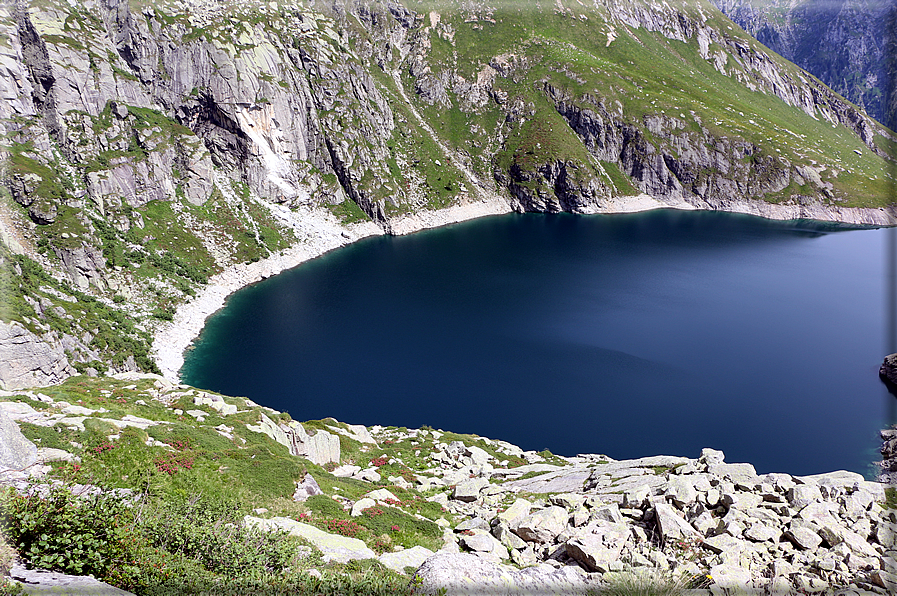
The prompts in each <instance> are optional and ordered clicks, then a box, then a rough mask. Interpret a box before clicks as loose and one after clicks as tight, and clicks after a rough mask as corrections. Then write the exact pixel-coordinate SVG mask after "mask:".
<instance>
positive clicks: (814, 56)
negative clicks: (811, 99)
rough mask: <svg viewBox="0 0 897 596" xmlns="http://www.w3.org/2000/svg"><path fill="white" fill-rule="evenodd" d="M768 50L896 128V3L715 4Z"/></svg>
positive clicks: (725, 0) (736, 0)
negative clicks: (894, 58) (894, 80)
mask: <svg viewBox="0 0 897 596" xmlns="http://www.w3.org/2000/svg"><path fill="white" fill-rule="evenodd" d="M713 3H714V4H715V5H716V6H717V7H719V9H720V10H722V11H723V12H724V13H725V14H726V15H727V16H729V17H730V18H731V19H732V20H733V21H735V22H736V23H738V24H739V25H740V26H741V27H743V28H744V30H745V31H747V32H748V33H750V34H751V35H753V36H754V37H756V38H757V39H758V40H759V41H760V42H761V43H763V44H764V45H766V46H767V47H768V48H770V49H771V50H773V51H774V52H777V53H778V54H781V55H782V56H784V57H785V58H787V59H788V60H791V61H792V62H794V63H795V64H798V65H799V66H800V67H801V68H804V69H806V70H808V71H809V72H811V73H813V74H814V75H815V76H817V77H819V79H820V80H821V81H822V82H824V83H825V84H826V85H828V86H830V87H831V88H832V89H834V90H835V91H837V92H838V93H840V94H841V95H843V96H844V97H846V98H847V99H849V100H850V101H852V102H854V103H856V104H857V105H859V106H862V107H863V108H865V109H866V111H867V112H868V113H869V115H871V116H872V117H873V118H876V119H878V121H879V122H883V123H885V124H887V125H889V126H890V127H891V128H894V125H895V122H897V120H895V109H894V108H895V105H897V104H895V103H894V93H895V91H897V90H895V88H894V84H893V79H894V77H893V75H894V69H893V64H891V60H892V59H893V47H891V49H889V45H891V46H893V43H894V31H895V25H897V20H895V19H897V4H895V3H894V2H892V1H890V0H835V1H831V0H772V1H769V2H751V1H750V0H713Z"/></svg>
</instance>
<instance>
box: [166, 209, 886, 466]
mask: <svg viewBox="0 0 897 596" xmlns="http://www.w3.org/2000/svg"><path fill="white" fill-rule="evenodd" d="M885 232H886V231H885V230H876V229H856V228H855V227H853V226H842V225H838V224H824V223H818V222H808V221H791V222H779V221H771V220H764V219H761V218H757V217H752V216H746V215H737V214H728V213H718V212H678V211H653V212H648V213H639V214H625V215H624V214H621V215H611V216H571V215H544V214H539V215H537V214H526V215H520V214H512V215H506V216H499V217H492V218H486V219H480V220H475V221H471V222H465V223H461V224H455V225H452V226H447V227H444V228H439V229H435V230H428V231H424V232H420V233H417V234H413V235H410V236H403V237H376V238H369V239H366V240H363V241H360V242H357V243H355V244H353V245H350V246H348V247H345V248H342V249H340V250H338V251H335V252H332V253H328V254H326V255H324V256H322V257H319V258H318V259H315V260H313V261H310V262H308V263H305V264H303V265H301V266H300V267H297V268H296V269H293V270H290V271H288V272H285V273H283V274H281V275H279V276H276V277H274V278H271V279H269V280H266V281H265V282H262V283H260V284H257V285H254V286H251V287H248V288H246V289H244V290H241V291H240V292H238V293H236V294H234V295H233V296H232V297H231V298H230V299H229V300H228V304H227V307H226V308H225V309H223V310H222V311H220V312H219V313H217V314H216V315H214V316H213V317H211V318H210V319H209V321H208V322H207V325H206V328H205V330H204V331H203V333H202V336H201V337H200V338H199V339H198V341H197V342H196V347H195V349H194V350H192V351H191V352H189V354H188V356H187V361H186V363H185V366H184V368H183V370H182V371H181V374H182V378H183V379H184V380H185V382H188V383H190V384H192V385H196V386H199V387H203V388H206V389H211V390H215V391H221V392H222V393H226V394H231V395H243V396H247V397H250V398H251V399H253V400H255V401H257V402H259V403H262V404H265V405H268V406H270V407H273V408H276V409H279V410H286V411H289V412H290V414H291V415H292V416H293V417H294V418H296V419H298V420H307V419H318V418H324V417H328V416H332V417H334V418H337V419H338V420H343V421H346V422H350V423H362V424H366V425H373V424H382V425H395V426H407V427H409V428H411V427H419V426H421V425H430V426H433V427H437V428H443V429H446V430H452V431H455V432H469V433H476V434H479V435H482V436H487V437H491V438H496V439H503V440H507V441H510V442H512V443H515V444H517V445H520V446H521V447H523V448H524V449H543V448H548V449H550V450H551V451H553V452H555V453H560V454H564V455H574V454H576V453H605V454H607V455H609V456H611V457H614V458H617V459H622V458H629V457H640V456H645V455H655V454H661V453H664V454H675V455H685V456H690V457H696V456H697V455H698V454H699V453H700V449H701V448H702V447H714V448H717V449H722V450H723V451H725V452H726V455H727V461H749V462H751V463H753V464H754V465H755V466H756V468H757V470H758V471H759V472H761V473H764V472H772V471H776V472H789V473H793V474H812V473H820V472H827V471H831V470H834V469H848V470H853V471H857V472H860V473H864V474H866V475H867V476H868V477H871V476H872V474H873V470H872V467H871V462H873V461H876V460H877V459H879V458H878V454H877V448H878V438H877V433H878V430H879V429H880V428H883V427H884V426H885V425H887V424H890V423H894V422H897V420H895V419H894V414H893V412H894V408H893V400H894V399H895V398H894V397H893V396H892V395H890V394H888V393H887V390H886V389H885V388H884V386H883V384H882V383H881V382H880V381H879V379H878V375H877V370H878V366H879V365H880V363H881V359H882V357H883V349H884V345H885V337H884V335H885V332H884V329H883V327H884V325H883V324H882V321H883V320H884V319H885V289H884V282H883V276H884V271H885V265H884V262H885Z"/></svg>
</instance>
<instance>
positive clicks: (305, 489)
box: [293, 474, 324, 502]
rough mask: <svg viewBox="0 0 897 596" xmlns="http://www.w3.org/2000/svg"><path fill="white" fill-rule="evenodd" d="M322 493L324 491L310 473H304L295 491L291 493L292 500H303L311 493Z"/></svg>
mask: <svg viewBox="0 0 897 596" xmlns="http://www.w3.org/2000/svg"><path fill="white" fill-rule="evenodd" d="M322 494H324V491H322V490H321V487H320V486H318V483H317V481H315V479H314V478H313V477H312V475H311V474H306V475H305V478H303V479H302V482H301V483H300V484H299V485H298V486H296V492H295V493H293V500H294V501H299V502H303V501H307V500H308V498H309V497H310V496H312V495H322Z"/></svg>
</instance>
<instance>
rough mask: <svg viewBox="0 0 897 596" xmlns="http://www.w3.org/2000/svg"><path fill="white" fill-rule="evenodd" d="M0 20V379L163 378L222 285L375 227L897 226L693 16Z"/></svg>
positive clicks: (454, 13)
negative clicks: (717, 214)
mask: <svg viewBox="0 0 897 596" xmlns="http://www.w3.org/2000/svg"><path fill="white" fill-rule="evenodd" d="M0 13H2V14H0V16H2V18H0V35H2V37H0V41H2V43H0V60H2V65H3V68H2V69H0V73H2V74H0V92H2V94H3V98H4V102H0V103H2V105H0V126H2V128H3V131H4V133H5V136H4V140H3V141H2V143H0V151H2V155H3V158H2V159H3V168H2V175H0V180H2V182H3V184H2V185H0V193H2V194H3V201H2V207H0V215H2V216H0V224H2V225H0V236H2V238H3V243H4V248H3V254H2V259H3V262H4V271H5V272H6V273H7V275H6V276H5V277H4V283H3V285H2V287H3V292H4V296H5V298H4V300H3V304H4V310H3V312H2V317H0V318H2V320H3V321H4V323H3V324H4V325H5V326H6V327H5V328H4V329H5V331H4V333H5V335H6V336H7V337H10V338H13V337H15V338H18V339H16V340H15V341H10V342H6V344H8V346H9V347H8V350H9V357H8V358H5V359H4V364H3V367H2V370H0V380H2V382H3V383H5V384H7V385H8V386H13V385H15V384H17V383H19V382H25V381H24V380H23V381H16V380H15V379H17V378H18V379H26V378H27V379H28V381H27V382H28V383H36V382H58V381H59V380H61V379H62V378H64V377H65V376H66V375H69V374H71V373H72V372H73V371H82V372H88V373H91V374H93V373H101V372H104V371H108V372H115V371H127V370H138V369H139V370H144V371H156V370H159V369H158V363H160V362H161V361H162V360H164V361H166V362H167V363H168V364H166V365H165V367H164V368H165V372H166V374H167V375H169V376H174V375H176V370H177V369H176V367H177V366H178V364H177V363H178V358H179V353H180V351H182V350H183V348H185V347H186V344H187V343H188V342H189V339H190V337H192V334H195V333H196V332H198V330H199V328H201V323H202V319H203V318H204V317H205V316H207V315H208V314H210V311H211V310H214V309H215V308H218V307H220V305H221V304H222V303H223V299H224V296H226V295H227V294H228V293H229V292H231V291H233V290H234V289H236V288H237V287H240V286H241V285H245V284H246V283H251V282H252V281H254V280H256V279H259V278H260V276H267V275H272V274H274V273H276V272H278V271H281V270H283V269H284V268H286V267H290V266H293V265H295V264H297V263H299V262H301V261H302V260H305V259H307V258H310V257H313V256H316V255H317V254H320V253H321V252H323V251H326V250H330V249H332V248H335V247H337V246H340V245H342V244H345V243H346V242H349V241H351V240H354V239H357V238H359V237H363V236H367V235H370V234H376V233H407V232H411V231H414V230H417V229H421V228H423V227H430V226H433V225H440V224H444V223H448V222H450V221H457V220H461V219H467V218H470V217H476V216H481V215H487V214H494V213H504V212H508V211H511V210H518V211H548V212H556V211H569V212H573V213H612V212H618V211H632V210H639V209H646V208H656V207H676V208H687V209H695V208H697V209H723V210H728V211H737V212H745V213H754V214H758V215H763V216H766V217H775V218H783V219H791V218H802V217H803V218H814V219H821V220H829V221H841V222H848V223H860V224H873V225H892V224H894V223H895V222H897V208H895V206H894V204H893V203H892V201H891V199H890V198H888V191H889V189H890V187H891V184H892V180H891V174H890V161H889V158H888V157H887V154H886V150H885V149H886V148H887V145H888V143H889V142H891V141H892V140H893V139H892V133H891V132H890V131H888V130H887V129H885V128H883V127H882V126H880V125H879V124H878V123H876V122H875V121H874V120H872V119H871V118H869V117H868V116H866V115H865V114H864V113H863V112H862V110H860V109H858V108H857V107H856V106H854V105H853V104H850V103H848V102H846V101H844V100H843V99H842V98H841V97H839V96H838V95H837V94H836V93H834V92H833V91H832V90H831V89H829V88H828V87H826V86H825V85H823V84H821V83H820V82H819V81H818V80H817V79H816V78H814V77H812V76H810V75H808V74H807V73H805V72H804V71H802V70H800V69H799V68H797V67H795V66H794V65H793V64H791V63H789V62H787V61H786V60H784V59H782V58H781V57H780V56H777V55H775V54H772V53H770V52H769V51H768V50H767V49H766V48H764V47H763V46H762V45H761V44H759V43H758V42H757V41H756V40H754V39H753V38H751V37H750V36H748V35H747V34H746V33H744V31H742V30H740V29H739V28H738V27H736V26H735V25H734V24H732V22H731V21H729V20H728V19H727V18H726V17H725V16H724V15H723V14H722V13H720V12H719V11H718V10H717V9H716V8H715V7H714V6H712V5H711V4H709V3H707V2H699V3H694V2H655V1H651V0H643V1H639V2H618V1H616V0H600V1H597V0H596V1H595V2H593V3H592V4H582V3H579V2H563V1H559V2H556V3H555V4H554V5H552V6H551V7H546V8H538V7H535V6H530V5H528V4H526V3H515V2H499V3H495V4H486V3H477V2H465V3H463V4H457V5H455V4H454V3H451V2H448V3H444V2H442V3H441V2H432V3H430V2H415V3H410V4H408V6H402V5H400V4H396V3H385V4H381V3H377V2H370V3H367V2H365V3H356V2H341V1H336V2H333V3H318V4H313V5H307V4H304V3H300V2H294V1H290V2H256V1H249V2H217V1H216V2H213V1H211V0H190V1H189V2H187V1H183V2H182V1H180V0H172V1H171V2H167V3H149V2H147V3H140V2H128V1H125V0H94V1H92V2H86V3H80V4H70V3H68V2H62V1H57V0H48V1H41V2H36V1H35V2H26V1H24V0H19V1H17V2H11V1H9V0H6V1H4V2H3V3H2V4H0ZM69 298H70V299H69ZM185 303H189V304H191V305H192V306H189V307H188V308H186V309H184V308H180V307H181V306H182V305H184V304H185ZM179 308H180V310H179ZM172 323H174V325H172ZM185 328H189V329H190V330H191V332H190V333H187V334H186V335H185V334H184V333H183V332H177V331H176V329H181V330H183V329H185ZM154 333H155V338H156V342H155V345H156V347H155V349H151V346H150V344H151V343H152V337H153V334H154ZM172 337H177V338H178V339H177V340H176V341H169V340H171V338H172ZM35 344H44V345H43V347H38V348H36V347H35ZM5 349H7V348H6V347H5ZM37 354H40V356H39V357H38V356H37ZM172 354H175V355H174V356H172ZM38 360H40V362H38ZM8 362H17V363H19V364H18V365H16V367H15V370H11V369H10V367H9V366H8V365H7V363H8ZM48 371H49V372H48Z"/></svg>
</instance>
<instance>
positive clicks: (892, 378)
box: [878, 354, 897, 387]
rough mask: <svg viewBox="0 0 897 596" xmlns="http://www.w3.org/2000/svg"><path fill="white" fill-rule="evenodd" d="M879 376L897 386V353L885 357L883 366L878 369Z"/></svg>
mask: <svg viewBox="0 0 897 596" xmlns="http://www.w3.org/2000/svg"><path fill="white" fill-rule="evenodd" d="M878 374H879V376H881V378H882V379H883V380H884V381H885V382H886V383H890V384H891V386H893V387H897V354H891V355H890V356H887V357H885V361H884V362H883V363H882V365H881V368H880V369H879V371H878Z"/></svg>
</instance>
